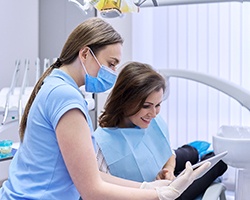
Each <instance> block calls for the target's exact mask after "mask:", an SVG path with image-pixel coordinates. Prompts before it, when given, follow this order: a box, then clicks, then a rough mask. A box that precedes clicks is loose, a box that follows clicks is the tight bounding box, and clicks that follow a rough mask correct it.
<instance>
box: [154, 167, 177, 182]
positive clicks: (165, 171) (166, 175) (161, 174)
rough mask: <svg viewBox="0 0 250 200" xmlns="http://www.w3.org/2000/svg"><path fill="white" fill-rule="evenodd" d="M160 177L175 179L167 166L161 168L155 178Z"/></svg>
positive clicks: (158, 178)
mask: <svg viewBox="0 0 250 200" xmlns="http://www.w3.org/2000/svg"><path fill="white" fill-rule="evenodd" d="M160 179H165V180H174V179H175V175H174V172H173V171H172V170H169V169H167V168H163V169H162V170H161V171H159V173H158V174H157V176H156V180H160Z"/></svg>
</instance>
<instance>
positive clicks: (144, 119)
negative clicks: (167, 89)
mask: <svg viewBox="0 0 250 200" xmlns="http://www.w3.org/2000/svg"><path fill="white" fill-rule="evenodd" d="M162 99H163V90H162V89H161V90H159V91H155V92H153V93H151V94H150V95H149V96H148V98H147V99H146V101H145V102H144V104H143V107H142V108H141V109H140V110H139V112H137V113H136V114H135V115H133V116H130V117H128V121H129V122H130V123H131V124H134V125H136V126H139V127H140V128H147V127H148V126H149V124H150V121H151V120H152V119H153V118H155V117H156V115H157V114H158V113H159V112H160V108H161V102H162Z"/></svg>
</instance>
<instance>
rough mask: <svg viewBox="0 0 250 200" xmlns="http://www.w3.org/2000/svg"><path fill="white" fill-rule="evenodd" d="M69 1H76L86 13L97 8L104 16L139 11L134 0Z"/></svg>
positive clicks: (111, 16) (74, 1) (73, 1)
mask: <svg viewBox="0 0 250 200" xmlns="http://www.w3.org/2000/svg"><path fill="white" fill-rule="evenodd" d="M69 2H72V3H75V4H76V5H77V6H78V7H79V8H80V9H81V10H83V11H84V12H85V13H86V14H88V12H89V11H91V10H92V8H95V9H96V10H98V11H99V12H100V15H101V16H102V17H104V18H115V17H122V16H123V14H124V13H129V12H138V11H139V7H138V6H137V5H135V4H134V0H83V2H82V4H81V3H80V2H79V1H77V0H69Z"/></svg>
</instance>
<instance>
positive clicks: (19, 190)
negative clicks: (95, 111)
mask: <svg viewBox="0 0 250 200" xmlns="http://www.w3.org/2000/svg"><path fill="white" fill-rule="evenodd" d="M73 108H78V109H79V110H81V111H82V112H83V114H84V115H85V116H86V118H87V122H88V125H89V126H90V128H91V130H92V131H93V128H92V122H91V119H90V116H89V114H88V108H87V102H86V101H85V100H84V98H83V95H82V93H81V91H80V90H79V88H78V86H77V85H76V83H75V82H74V80H73V79H72V78H71V77H70V76H69V75H68V74H66V73H65V72H63V71H62V70H59V69H54V70H53V71H52V73H51V74H50V75H49V76H48V77H47V78H46V79H45V80H44V83H43V85H42V87H41V89H40V91H39V92H38V94H37V96H36V98H35V100H34V102H33V104H32V106H31V109H30V112H29V116H28V119H27V127H26V130H25V137H24V141H23V143H22V144H21V145H20V148H19V149H18V151H17V153H16V154H15V156H14V158H13V160H12V162H11V165H10V168H9V179H8V180H7V181H6V182H4V183H3V186H2V188H1V189H0V197H1V200H5V199H6V200H7V199H8V200H12V199H13V200H17V199H26V200H27V199H48V200H52V199H58V200H62V199H70V200H73V199H79V196H80V195H79V193H78V191H77V189H76V187H75V186H74V184H73V182H72V180H71V177H70V175H69V173H68V170H67V168H66V166H65V163H64V160H63V157H62V154H61V151H60V149H59V146H58V142H57V138H56V134H55V129H56V126H57V124H58V121H59V120H60V118H61V117H62V115H63V114H64V113H66V112H67V111H68V110H70V109H73ZM72 134H74V133H72ZM69 151H70V149H69ZM83 181H84V180H83Z"/></svg>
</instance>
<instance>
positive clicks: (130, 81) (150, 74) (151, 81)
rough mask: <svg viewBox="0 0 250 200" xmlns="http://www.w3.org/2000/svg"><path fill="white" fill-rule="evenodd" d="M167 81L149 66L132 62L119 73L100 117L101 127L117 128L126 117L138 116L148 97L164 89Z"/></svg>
mask: <svg viewBox="0 0 250 200" xmlns="http://www.w3.org/2000/svg"><path fill="white" fill-rule="evenodd" d="M165 88H166V83H165V79H164V78H163V77H162V76H161V75H160V74H159V73H157V72H156V71H155V70H154V69H152V67H151V66H150V65H148V64H143V63H139V62H131V63H128V64H127V65H125V66H124V68H123V69H122V70H121V72H120V73H119V76H118V78H117V81H116V83H115V86H114V88H113V89H112V92H111V93H110V94H109V96H108V99H107V101H106V104H105V106H104V111H103V112H102V114H101V115H100V117H99V125H100V126H101V127H117V126H119V124H120V123H121V122H122V121H123V120H124V118H125V117H129V116H132V115H134V114H136V113H137V112H138V111H139V110H140V109H141V108H142V106H143V104H144V102H145V100H146V99H147V97H148V96H149V95H150V94H151V93H152V92H154V91H159V90H160V89H163V92H165Z"/></svg>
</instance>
